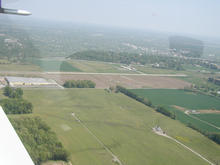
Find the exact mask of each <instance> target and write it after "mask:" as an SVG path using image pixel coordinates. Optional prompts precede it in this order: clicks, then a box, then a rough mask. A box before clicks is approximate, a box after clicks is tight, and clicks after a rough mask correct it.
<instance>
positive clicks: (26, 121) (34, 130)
mask: <svg viewBox="0 0 220 165" xmlns="http://www.w3.org/2000/svg"><path fill="white" fill-rule="evenodd" d="M9 119H10V121H11V123H12V125H13V127H14V128H15V130H16V132H17V134H18V136H19V137H20V139H21V140H22V142H23V144H24V146H25V148H26V149H27V151H28V153H29V154H30V156H31V158H32V160H33V161H34V163H35V164H36V165H40V164H41V163H42V162H46V161H48V160H63V161H68V155H69V154H68V153H67V151H66V150H65V149H64V147H63V145H62V144H61V143H60V142H59V140H58V138H57V136H56V134H55V133H54V132H53V131H51V129H50V128H49V127H48V126H47V124H46V123H45V122H43V121H42V120H41V119H40V118H39V117H20V118H9Z"/></svg>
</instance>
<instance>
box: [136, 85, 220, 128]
mask: <svg viewBox="0 0 220 165" xmlns="http://www.w3.org/2000/svg"><path fill="white" fill-rule="evenodd" d="M132 91H133V92H135V93H136V94H138V95H140V96H143V97H145V98H147V99H149V100H151V101H152V103H153V104H154V105H161V106H164V107H166V108H168V109H170V110H172V111H174V112H175V113H176V116H177V119H178V120H180V121H181V122H183V123H185V124H188V123H192V124H193V125H195V126H197V127H199V128H200V129H202V130H203V131H209V132H220V130H219V129H216V128H214V127H212V126H210V125H207V124H206V123H203V122H201V121H199V120H195V119H194V118H192V117H191V116H189V115H186V114H185V113H184V112H182V111H180V110H177V109H175V108H174V107H172V106H173V105H177V106H180V107H184V108H186V109H190V110H208V109H216V110H220V99H218V98H215V97H211V96H208V95H202V94H196V93H192V92H186V91H184V90H174V89H134V90H132ZM205 115H206V114H204V115H202V116H205ZM212 119H213V123H218V122H219V120H220V115H216V116H215V118H213V117H212ZM205 121H206V120H205ZM214 125H215V124H214ZM216 126H217V125H216Z"/></svg>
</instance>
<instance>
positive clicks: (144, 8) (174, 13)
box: [3, 0, 220, 37]
mask: <svg viewBox="0 0 220 165" xmlns="http://www.w3.org/2000/svg"><path fill="white" fill-rule="evenodd" d="M3 1H4V2H3V4H4V6H5V7H11V8H20V9H27V10H29V11H31V12H32V13H33V15H32V16H31V17H33V18H44V19H50V20H64V21H72V22H81V23H94V24H101V25H110V26H120V27H130V28H140V29H152V30H160V31H168V32H183V33H189V34H191V33H192V34H199V35H205V36H216V37H220V18H219V16H220V0H3ZM13 1H14V2H13ZM9 2H10V3H9Z"/></svg>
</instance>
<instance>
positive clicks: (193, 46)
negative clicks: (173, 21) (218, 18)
mask: <svg viewBox="0 0 220 165" xmlns="http://www.w3.org/2000/svg"><path fill="white" fill-rule="evenodd" d="M169 43H170V49H171V50H173V51H175V52H178V53H181V55H183V56H187V57H201V56H202V55H203V49H204V43H203V42H202V41H200V40H197V39H193V38H189V37H182V36H171V37H170V38H169Z"/></svg>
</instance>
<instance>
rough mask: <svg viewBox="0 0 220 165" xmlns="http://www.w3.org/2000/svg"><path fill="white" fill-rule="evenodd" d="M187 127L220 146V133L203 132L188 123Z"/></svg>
mask: <svg viewBox="0 0 220 165" xmlns="http://www.w3.org/2000/svg"><path fill="white" fill-rule="evenodd" d="M187 126H188V127H190V128H192V129H194V130H196V131H198V132H199V133H201V134H203V135H204V136H206V137H208V138H209V139H211V140H212V141H214V142H215V143H217V144H220V133H210V132H205V131H202V130H201V129H199V128H198V127H196V126H194V125H192V124H191V123H188V125H187Z"/></svg>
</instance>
